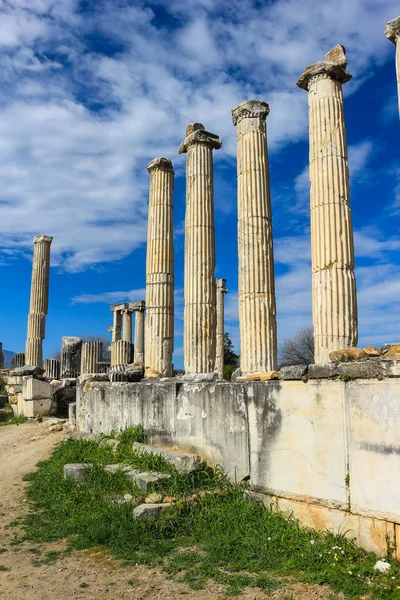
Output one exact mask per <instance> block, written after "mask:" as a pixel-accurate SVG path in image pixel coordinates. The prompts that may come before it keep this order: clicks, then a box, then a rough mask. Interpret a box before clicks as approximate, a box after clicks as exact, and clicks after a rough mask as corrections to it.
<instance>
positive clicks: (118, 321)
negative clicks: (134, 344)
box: [111, 307, 122, 342]
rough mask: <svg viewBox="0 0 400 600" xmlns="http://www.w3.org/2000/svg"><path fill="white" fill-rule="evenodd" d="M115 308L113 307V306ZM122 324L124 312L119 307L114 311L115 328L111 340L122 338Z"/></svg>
mask: <svg viewBox="0 0 400 600" xmlns="http://www.w3.org/2000/svg"><path fill="white" fill-rule="evenodd" d="M111 310H113V307H111ZM121 326H122V312H121V311H120V310H118V309H116V310H114V311H113V328H112V336H111V341H112V342H117V341H118V340H120V339H121Z"/></svg>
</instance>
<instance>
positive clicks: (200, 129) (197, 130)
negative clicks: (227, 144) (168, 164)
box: [178, 123, 222, 154]
mask: <svg viewBox="0 0 400 600" xmlns="http://www.w3.org/2000/svg"><path fill="white" fill-rule="evenodd" d="M193 144H205V145H208V146H210V147H211V148H213V149H214V150H218V149H219V148H221V146H222V140H221V138H220V137H218V136H217V135H216V134H215V133H210V132H209V131H206V130H205V128H204V125H202V124H201V123H191V124H190V125H188V126H187V128H186V137H185V139H184V140H183V142H182V144H181V145H180V146H179V150H178V152H179V154H184V153H185V152H187V150H188V148H189V146H192V145H193Z"/></svg>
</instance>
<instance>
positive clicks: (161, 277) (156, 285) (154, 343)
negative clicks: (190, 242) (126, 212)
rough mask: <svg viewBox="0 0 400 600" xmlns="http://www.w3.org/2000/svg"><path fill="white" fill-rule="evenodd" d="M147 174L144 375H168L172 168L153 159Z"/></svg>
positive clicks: (171, 303)
mask: <svg viewBox="0 0 400 600" xmlns="http://www.w3.org/2000/svg"><path fill="white" fill-rule="evenodd" d="M147 170H148V171H149V173H150V193H149V214H148V230H147V255H146V325H145V375H146V377H151V376H153V377H154V376H163V377H171V375H172V353H173V350H174V234H173V190H174V170H173V167H172V163H171V161H170V160H169V159H168V158H155V159H154V160H153V161H152V162H151V163H150V164H149V165H148V166H147Z"/></svg>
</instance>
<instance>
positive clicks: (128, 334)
mask: <svg viewBox="0 0 400 600" xmlns="http://www.w3.org/2000/svg"><path fill="white" fill-rule="evenodd" d="M122 314H123V315H124V321H123V327H122V339H123V340H124V341H125V342H129V343H130V344H132V312H131V311H130V310H124V311H122Z"/></svg>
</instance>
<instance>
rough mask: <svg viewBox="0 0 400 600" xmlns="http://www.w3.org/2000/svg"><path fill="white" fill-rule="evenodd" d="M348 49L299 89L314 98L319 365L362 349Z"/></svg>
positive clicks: (306, 76) (308, 74) (331, 56)
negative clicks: (337, 353) (346, 106)
mask: <svg viewBox="0 0 400 600" xmlns="http://www.w3.org/2000/svg"><path fill="white" fill-rule="evenodd" d="M346 66H347V60H346V56H345V49H344V47H343V46H341V45H340V44H339V45H337V46H335V47H334V48H332V50H330V51H329V52H328V53H327V54H326V55H325V59H324V60H323V61H320V62H318V63H315V64H313V65H310V66H308V67H307V68H306V69H305V71H304V73H303V75H302V76H301V77H300V79H299V81H298V82H297V85H298V86H299V87H301V88H303V89H305V90H307V92H308V105H309V129H310V181H311V189H310V207H311V262H312V309H313V323H314V342H315V362H316V363H317V364H318V363H324V362H327V361H328V360H329V353H330V352H332V351H333V350H339V349H342V348H348V347H351V346H356V345H357V339H358V330H357V297H356V280H355V276H354V245H353V228H352V221H351V212H350V189H349V170H348V165H347V143H346V127H345V122H344V113H343V93H342V84H343V83H346V82H347V81H349V79H350V78H351V75H349V73H347V72H346V70H345V69H346Z"/></svg>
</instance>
